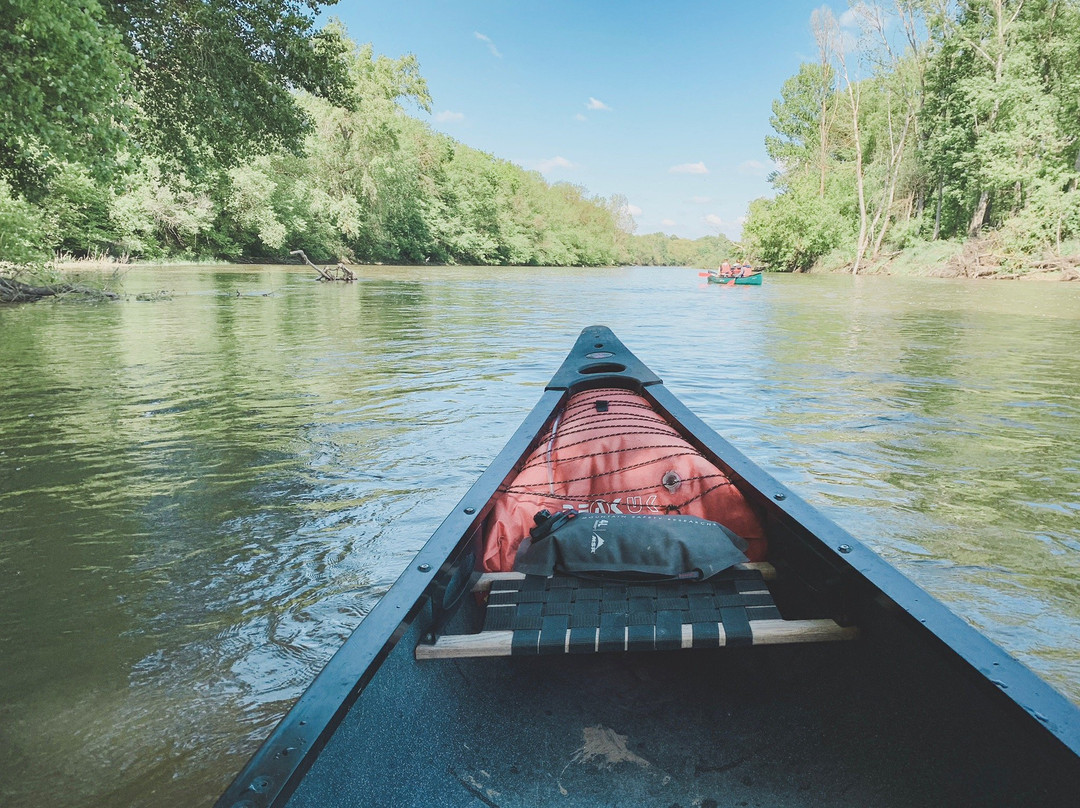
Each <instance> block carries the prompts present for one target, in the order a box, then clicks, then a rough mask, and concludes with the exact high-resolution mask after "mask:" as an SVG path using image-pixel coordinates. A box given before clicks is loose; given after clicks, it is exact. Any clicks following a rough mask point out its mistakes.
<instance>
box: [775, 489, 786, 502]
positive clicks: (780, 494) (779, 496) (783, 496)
mask: <svg viewBox="0 0 1080 808" xmlns="http://www.w3.org/2000/svg"><path fill="white" fill-rule="evenodd" d="M772 498H773V499H775V500H781V499H787V494H785V493H784V492H783V491H777V492H776V493H775V494H773V495H772Z"/></svg>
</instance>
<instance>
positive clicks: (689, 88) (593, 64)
mask: <svg viewBox="0 0 1080 808" xmlns="http://www.w3.org/2000/svg"><path fill="white" fill-rule="evenodd" d="M821 5H822V0H816V2H799V1H798V0H781V1H778V2H771V1H768V2H756V3H752V2H711V3H710V2H680V1H679V0H668V1H667V2H641V1H639V0H625V1H624V2H619V3H615V2H584V1H582V2H569V0H555V1H553V2H532V3H524V2H521V3H515V2H509V1H508V0H503V1H502V2H496V0H486V1H485V0H472V1H468V0H464V1H462V0H459V1H457V2H450V1H449V0H446V1H445V2H438V0H365V1H364V2H355V0H341V2H340V3H339V4H338V5H337V6H332V7H331V8H329V9H328V12H329V14H331V15H333V16H336V17H339V18H340V19H341V20H342V21H343V22H344V23H345V25H346V27H347V28H348V30H349V33H350V35H351V36H352V37H353V38H354V39H355V40H356V41H357V42H361V43H364V42H371V43H372V44H373V46H374V48H375V52H376V53H382V54H386V55H387V56H400V55H402V54H405V53H413V54H415V55H416V56H417V58H418V59H419V62H420V70H421V73H422V74H423V76H424V77H425V78H426V79H427V82H428V87H429V89H430V91H431V96H432V100H433V103H432V114H431V115H428V114H427V113H424V112H423V111H421V110H415V109H414V110H412V113H413V114H415V115H416V116H417V117H419V118H421V119H424V120H427V121H429V122H430V124H431V125H432V126H433V127H434V128H435V129H437V130H439V131H441V132H445V133H446V134H448V135H450V136H451V137H454V138H456V139H457V140H459V141H461V142H463V143H465V144H467V145H469V146H472V147H474V148H477V149H480V150H482V151H485V152H489V153H491V154H493V155H495V156H496V157H500V158H503V159H506V160H510V161H512V162H515V163H517V164H519V165H521V166H524V167H525V168H530V169H535V170H538V171H541V173H543V175H544V176H545V177H546V178H547V179H548V180H549V181H552V182H555V181H562V180H565V181H568V182H573V183H575V184H578V185H582V186H584V187H585V188H586V189H587V190H588V192H589V193H590V194H593V195H600V196H605V197H606V196H610V195H612V194H616V193H619V194H623V195H625V196H626V197H627V199H628V200H629V203H630V205H631V206H632V208H631V212H632V213H633V214H634V218H635V220H636V222H637V232H638V233H652V232H656V231H663V232H666V233H671V234H674V235H679V236H684V237H687V238H697V237H699V236H703V235H710V234H716V233H721V232H722V233H724V234H726V235H728V236H731V237H733V238H737V237H738V236H739V233H740V230H741V218H742V217H743V216H745V214H746V206H747V204H748V203H749V202H750V200H752V199H755V198H757V197H759V196H766V195H770V186H769V184H768V182H767V181H766V179H765V178H766V175H767V174H768V173H769V171H770V170H771V168H772V166H771V164H770V163H769V159H768V156H767V155H766V153H765V146H764V138H765V136H766V135H767V134H769V132H770V131H771V129H770V127H769V116H770V114H771V104H772V102H773V99H775V98H777V97H778V96H779V93H780V87H781V85H782V84H783V82H784V80H785V79H787V78H788V77H789V76H792V75H794V73H795V72H796V71H797V70H798V66H799V63H800V62H802V61H807V60H810V59H812V58H814V56H815V55H816V48H815V45H814V41H813V37H812V35H811V33H810V26H809V21H810V13H811V11H812V10H813V9H814V8H817V7H820V6H821ZM833 6H834V11H836V12H837V14H839V13H840V12H842V11H843V10H844V9H845V8H846V4H844V3H834V4H833Z"/></svg>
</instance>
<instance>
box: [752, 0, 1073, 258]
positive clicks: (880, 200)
mask: <svg viewBox="0 0 1080 808" xmlns="http://www.w3.org/2000/svg"><path fill="white" fill-rule="evenodd" d="M841 23H843V24H841ZM812 28H813V31H814V35H815V39H816V42H817V46H818V55H819V58H818V60H817V61H816V62H813V63H807V64H803V65H802V66H801V67H800V70H799V72H798V74H797V75H795V76H793V77H792V78H790V79H789V80H788V81H787V82H786V83H785V84H784V86H783V89H782V91H781V97H780V98H779V99H778V100H777V101H776V102H774V104H773V117H772V119H771V123H772V126H773V129H774V130H775V132H776V135H775V136H772V137H769V138H768V139H767V140H766V147H767V149H768V152H769V155H770V156H771V157H772V159H773V160H774V161H775V162H776V164H777V166H778V167H779V168H778V170H777V171H776V173H775V174H774V175H773V178H772V180H773V185H774V186H775V188H776V190H777V192H778V193H777V196H776V198H775V199H772V200H766V199H760V200H757V201H755V202H753V203H751V205H750V210H749V213H748V221H747V223H746V225H745V228H744V231H743V233H744V235H743V238H744V242H745V245H746V247H747V248H748V249H749V250H750V252H751V253H752V254H753V255H754V256H755V257H756V258H757V259H758V260H760V261H762V262H764V263H766V264H768V265H770V266H772V267H773V268H776V269H785V270H796V271H798V270H804V269H807V268H809V267H810V266H812V265H813V264H814V263H815V262H817V261H819V260H822V259H826V260H828V259H832V260H833V261H834V262H835V261H836V260H837V259H839V261H841V262H843V263H845V264H846V265H848V266H850V268H851V271H852V272H858V271H860V269H862V268H864V267H866V266H867V264H869V263H873V262H876V261H879V260H881V259H883V258H884V257H887V256H889V255H890V254H892V253H895V252H896V251H899V250H902V249H904V248H909V247H913V246H917V245H919V244H920V243H924V242H932V241H937V240H940V239H958V240H962V239H968V238H973V237H989V240H991V241H992V243H993V245H994V249H995V251H997V253H998V254H999V257H1000V258H1001V259H1002V260H1004V261H1006V262H1008V261H1009V260H1013V261H1015V262H1021V261H1022V260H1023V257H1024V256H1029V255H1033V254H1044V255H1045V254H1050V255H1053V254H1061V252H1062V251H1063V250H1066V251H1067V250H1069V249H1072V250H1077V247H1078V246H1080V245H1078V244H1077V243H1076V240H1077V239H1080V191H1078V189H1077V183H1078V180H1080V138H1078V136H1077V133H1078V131H1080V130H1078V123H1080V2H1077V0H959V2H948V0H895V2H894V3H893V5H892V6H890V7H889V8H888V9H886V8H884V7H882V6H879V5H876V4H870V3H858V4H856V5H853V6H852V8H851V9H850V10H849V12H848V13H846V14H845V15H844V16H843V17H842V18H841V20H840V21H838V20H837V19H836V18H835V17H834V16H833V14H832V13H831V12H830V11H829V9H828V7H823V8H822V9H819V10H818V11H816V12H814V15H813V17H812ZM1070 240H1072V242H1071V243H1070Z"/></svg>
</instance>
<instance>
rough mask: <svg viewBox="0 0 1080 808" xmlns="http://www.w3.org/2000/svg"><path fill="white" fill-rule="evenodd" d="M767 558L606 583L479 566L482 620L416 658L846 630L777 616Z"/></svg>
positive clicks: (690, 643) (768, 639)
mask: <svg viewBox="0 0 1080 808" xmlns="http://www.w3.org/2000/svg"><path fill="white" fill-rule="evenodd" d="M772 574H773V572H772V567H771V566H770V565H768V564H741V565H738V566H736V567H733V568H731V569H729V570H727V571H725V572H722V573H720V574H719V575H716V576H713V577H712V578H710V579H709V580H707V581H691V582H670V583H653V584H643V583H630V584H623V583H607V582H599V581H590V580H585V579H581V578H575V577H571V576H554V577H552V578H542V577H537V576H531V575H530V576H524V575H518V574H514V573H503V574H496V575H494V576H485V579H482V580H481V587H484V588H487V587H490V589H489V594H488V602H487V609H486V612H485V616H484V629H483V631H481V632H479V633H477V634H460V635H444V636H441V637H439V638H438V639H437V640H436V641H435V642H434V643H429V644H421V645H418V646H417V648H416V658H417V659H439V658H455V657H457V658H460V657H477V656H509V655H514V656H517V655H535V654H563V653H569V654H584V653H596V652H602V651H668V650H678V649H680V648H718V647H721V646H738V645H755V644H775V643H786V642H820V641H827V640H843V639H851V638H853V637H854V636H855V634H856V633H857V629H855V628H854V627H844V626H840V625H838V624H837V623H836V622H834V621H832V620H783V619H782V618H781V615H780V611H779V610H778V609H777V608H776V604H775V603H774V602H773V598H772V595H771V594H770V592H769V589H768V586H767V585H766V583H765V578H766V576H768V577H771V576H772Z"/></svg>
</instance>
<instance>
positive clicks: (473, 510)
mask: <svg viewBox="0 0 1080 808" xmlns="http://www.w3.org/2000/svg"><path fill="white" fill-rule="evenodd" d="M465 513H476V508H466V509H465Z"/></svg>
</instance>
